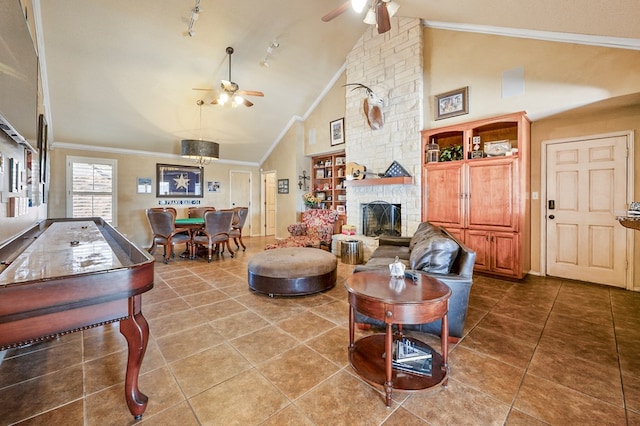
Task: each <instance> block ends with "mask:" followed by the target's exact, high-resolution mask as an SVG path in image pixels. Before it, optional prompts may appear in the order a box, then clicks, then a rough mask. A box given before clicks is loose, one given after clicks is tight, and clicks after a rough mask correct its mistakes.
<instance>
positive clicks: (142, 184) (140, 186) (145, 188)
mask: <svg viewBox="0 0 640 426" xmlns="http://www.w3.org/2000/svg"><path fill="white" fill-rule="evenodd" d="M152 183H153V179H152V178H140V177H139V178H138V180H137V184H136V188H137V192H138V194H151V185H152Z"/></svg>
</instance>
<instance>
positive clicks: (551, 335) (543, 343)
mask: <svg viewBox="0 0 640 426" xmlns="http://www.w3.org/2000/svg"><path fill="white" fill-rule="evenodd" d="M538 349H550V350H554V351H558V352H561V353H563V354H565V355H568V356H573V357H577V358H581V359H584V360H587V361H593V362H597V363H605V364H617V362H618V355H617V354H616V348H615V346H612V345H611V344H610V343H607V342H595V341H593V340H582V339H579V338H572V337H571V336H567V335H565V334H562V333H560V332H556V331H553V330H544V331H543V332H542V338H541V339H540V342H539V343H538Z"/></svg>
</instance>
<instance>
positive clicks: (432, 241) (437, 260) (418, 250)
mask: <svg viewBox="0 0 640 426" xmlns="http://www.w3.org/2000/svg"><path fill="white" fill-rule="evenodd" d="M459 250H460V246H458V243H456V242H455V241H454V240H452V239H451V238H449V237H447V236H446V235H443V234H439V235H433V236H430V237H429V238H427V239H425V240H423V241H420V242H418V243H417V244H416V245H415V246H414V247H413V249H412V250H411V256H410V259H409V260H410V264H411V269H416V270H422V271H425V272H431V273H433V274H448V273H449V271H451V266H452V265H453V261H454V260H455V259H456V257H457V256H458V251H459Z"/></svg>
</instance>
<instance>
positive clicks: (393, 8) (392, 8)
mask: <svg viewBox="0 0 640 426" xmlns="http://www.w3.org/2000/svg"><path fill="white" fill-rule="evenodd" d="M398 9H400V5H399V4H398V3H396V2H395V1H393V0H392V1H390V2H388V3H387V12H389V17H392V16H393V15H395V14H396V12H397V11H398Z"/></svg>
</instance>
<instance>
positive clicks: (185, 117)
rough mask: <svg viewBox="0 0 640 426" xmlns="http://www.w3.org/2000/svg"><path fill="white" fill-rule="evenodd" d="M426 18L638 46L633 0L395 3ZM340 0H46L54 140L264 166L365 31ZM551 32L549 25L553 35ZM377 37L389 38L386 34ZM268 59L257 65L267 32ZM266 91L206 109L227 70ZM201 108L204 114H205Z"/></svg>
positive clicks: (464, 26) (47, 88)
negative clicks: (212, 149)
mask: <svg viewBox="0 0 640 426" xmlns="http://www.w3.org/2000/svg"><path fill="white" fill-rule="evenodd" d="M396 1H398V2H399V3H400V5H401V7H400V10H399V12H398V16H408V17H416V18H421V19H423V20H424V21H425V24H426V25H428V26H433V27H436V28H451V29H459V30H470V31H481V32H491V33H505V34H512V35H519V36H531V37H540V36H543V37H546V36H552V37H556V38H557V37H560V38H567V39H568V40H578V41H586V42H593V41H598V42H602V43H605V44H613V45H616V44H622V45H624V46H626V47H628V48H636V49H640V25H638V24H637V23H638V22H639V21H640V7H639V6H638V0H608V1H606V2H604V1H601V0H563V1H557V0H537V1H535V2H531V1H525V0H447V1H441V0H396ZM342 3H343V0H201V2H200V7H201V9H202V13H200V15H199V19H198V20H197V21H196V22H195V25H194V30H195V35H194V36H193V37H189V36H188V35H187V34H186V33H187V28H188V22H189V18H190V16H191V10H192V9H193V7H194V5H195V0H136V1H131V0H91V1H87V0H46V1H40V2H39V4H40V13H41V22H42V39H43V41H44V49H43V51H41V52H40V53H41V56H43V57H44V59H45V63H44V66H43V71H44V73H45V84H44V94H45V102H48V104H49V108H48V111H49V112H50V122H51V124H52V125H51V128H52V130H53V134H54V139H55V142H56V143H66V144H78V145H87V146H97V147H108V148H113V149H133V150H140V151H149V152H157V153H166V154H179V151H180V140H181V139H198V138H203V139H207V140H214V141H217V142H219V143H220V156H221V159H223V160H232V161H240V162H248V163H260V162H261V161H262V160H263V159H264V158H265V156H266V155H267V154H268V153H269V151H270V150H271V149H272V147H273V146H274V145H275V144H276V143H277V142H278V140H279V138H280V137H281V136H282V134H283V133H284V132H285V131H286V130H287V129H288V127H289V126H290V125H291V123H292V122H293V120H295V119H296V118H299V117H305V115H306V114H308V113H309V112H310V111H311V110H312V109H313V107H314V105H315V104H316V103H317V102H318V101H319V100H320V99H321V97H322V96H323V94H324V91H325V90H327V89H328V88H329V87H330V86H331V85H332V83H333V81H334V79H335V78H336V77H337V76H338V75H339V74H340V70H341V67H342V66H343V64H344V61H345V57H346V54H347V52H349V51H350V50H351V47H352V46H353V45H354V44H355V43H356V41H357V40H358V38H359V37H360V36H361V35H362V34H363V32H364V31H366V30H367V29H368V28H367V27H368V26H367V25H366V24H364V23H362V16H359V15H356V14H355V12H353V11H352V10H351V9H348V10H347V12H345V13H344V14H342V15H341V16H339V17H337V18H336V19H334V20H333V21H331V22H329V23H324V22H322V21H321V19H320V18H321V17H322V16H323V15H324V14H326V13H327V12H329V11H330V10H332V9H333V8H335V7H337V6H339V5H340V4H342ZM548 32H551V33H553V34H548ZM380 37H383V35H381V36H380ZM276 39H277V41H278V43H279V44H280V47H278V48H276V49H273V53H272V55H271V57H270V58H269V61H268V62H269V67H262V66H260V62H261V61H262V60H263V59H264V58H265V55H266V54H267V48H268V47H269V45H270V44H271V42H272V41H273V40H276ZM227 46H232V47H233V48H234V49H235V53H234V54H233V56H232V70H231V73H232V75H231V76H232V79H233V81H235V82H236V83H238V84H239V85H240V89H246V90H259V91H262V92H264V94H265V97H264V98H259V97H251V98H250V100H251V101H252V102H254V104H255V105H254V106H253V107H251V108H246V107H238V108H235V109H231V108H227V107H221V106H214V105H209V104H207V105H205V106H203V107H202V108H201V109H200V107H198V106H197V104H196V101H197V100H198V99H205V100H211V99H212V97H213V92H205V91H195V90H193V88H215V89H217V88H218V85H219V82H220V80H221V79H227V78H228V62H227V54H226V53H225V48H226V47H227ZM200 117H201V120H202V121H201V123H202V124H200Z"/></svg>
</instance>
